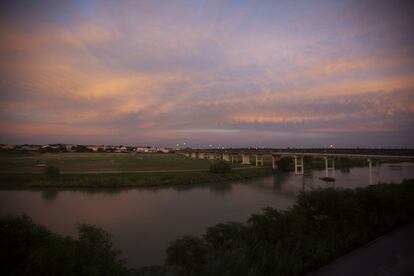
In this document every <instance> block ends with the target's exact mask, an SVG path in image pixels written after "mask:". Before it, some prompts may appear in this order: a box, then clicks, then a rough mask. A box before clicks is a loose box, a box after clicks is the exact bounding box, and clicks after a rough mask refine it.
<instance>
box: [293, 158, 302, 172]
mask: <svg viewBox="0 0 414 276" xmlns="http://www.w3.org/2000/svg"><path fill="white" fill-rule="evenodd" d="M293 159H294V160H295V174H303V172H304V165H303V156H296V155H295V156H294V157H293Z"/></svg>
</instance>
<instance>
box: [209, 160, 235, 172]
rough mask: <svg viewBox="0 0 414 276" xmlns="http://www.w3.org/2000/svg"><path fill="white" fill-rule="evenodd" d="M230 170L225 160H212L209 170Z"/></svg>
mask: <svg viewBox="0 0 414 276" xmlns="http://www.w3.org/2000/svg"><path fill="white" fill-rule="evenodd" d="M230 171H231V165H230V163H229V162H226V161H221V160H219V161H214V162H213V163H211V165H210V172H212V173H228V172H230Z"/></svg>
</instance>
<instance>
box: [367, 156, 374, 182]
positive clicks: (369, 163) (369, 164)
mask: <svg viewBox="0 0 414 276" xmlns="http://www.w3.org/2000/svg"><path fill="white" fill-rule="evenodd" d="M372 163H373V160H372V159H368V169H369V185H372V184H373V181H372Z"/></svg>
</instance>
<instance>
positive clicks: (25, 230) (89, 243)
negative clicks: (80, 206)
mask: <svg viewBox="0 0 414 276" xmlns="http://www.w3.org/2000/svg"><path fill="white" fill-rule="evenodd" d="M78 231H79V239H78V240H75V239H72V238H70V237H61V236H58V235H55V234H52V233H51V232H49V231H48V230H46V229H45V228H44V227H42V226H39V225H36V224H34V223H33V222H32V221H31V220H30V218H28V217H26V216H22V217H12V216H6V217H2V218H0V244H1V247H0V257H1V259H2V265H1V266H0V275H126V274H127V270H126V269H125V268H124V267H123V262H122V261H121V260H120V259H119V255H120V252H119V251H117V250H114V249H113V248H112V242H111V238H110V236H109V234H108V233H106V232H105V231H103V230H101V229H98V228H96V227H93V226H90V225H80V226H78Z"/></svg>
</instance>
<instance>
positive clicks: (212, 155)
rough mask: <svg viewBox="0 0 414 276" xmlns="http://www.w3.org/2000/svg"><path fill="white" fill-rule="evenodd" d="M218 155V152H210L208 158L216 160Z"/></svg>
mask: <svg viewBox="0 0 414 276" xmlns="http://www.w3.org/2000/svg"><path fill="white" fill-rule="evenodd" d="M215 157H216V154H215V153H214V152H209V153H208V160H214V159H215Z"/></svg>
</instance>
